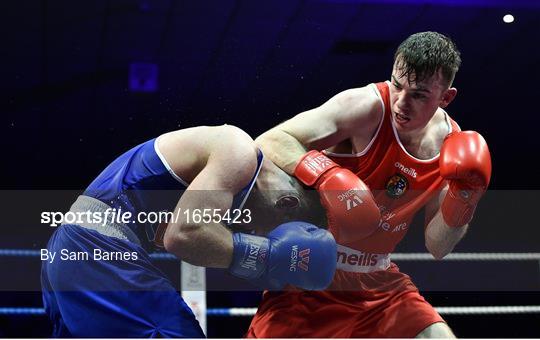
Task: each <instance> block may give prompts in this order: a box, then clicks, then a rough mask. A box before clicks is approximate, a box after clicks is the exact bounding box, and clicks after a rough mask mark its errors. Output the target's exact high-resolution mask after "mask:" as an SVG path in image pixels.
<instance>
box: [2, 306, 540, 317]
mask: <svg viewBox="0 0 540 340" xmlns="http://www.w3.org/2000/svg"><path fill="white" fill-rule="evenodd" d="M435 309H436V310H437V312H438V313H439V314H441V315H487V314H537V313H540V306H461V307H435ZM256 312H257V308H208V310H207V311H206V315H207V316H220V317H238V316H253V315H255V313H256ZM0 315H45V309H44V308H26V307H18V308H17V307H3V308H0Z"/></svg>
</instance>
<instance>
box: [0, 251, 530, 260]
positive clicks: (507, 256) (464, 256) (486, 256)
mask: <svg viewBox="0 0 540 340" xmlns="http://www.w3.org/2000/svg"><path fill="white" fill-rule="evenodd" d="M3 256H4V257H9V256H11V257H39V256H40V252H39V250H30V249H0V257H3ZM150 258H152V259H153V260H160V261H168V260H176V261H179V260H178V259H177V258H176V257H175V256H174V255H172V254H168V253H152V254H150ZM391 259H392V260H393V261H540V253H451V254H448V255H447V256H446V257H445V258H443V259H442V260H436V259H435V258H434V257H433V256H432V255H431V254H429V253H393V254H392V255H391Z"/></svg>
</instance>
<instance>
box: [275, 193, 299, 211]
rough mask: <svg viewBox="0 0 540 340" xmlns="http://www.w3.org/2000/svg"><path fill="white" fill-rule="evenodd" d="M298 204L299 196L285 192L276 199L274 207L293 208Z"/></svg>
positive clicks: (281, 208)
mask: <svg viewBox="0 0 540 340" xmlns="http://www.w3.org/2000/svg"><path fill="white" fill-rule="evenodd" d="M299 205H300V198H299V197H298V196H297V195H293V194H285V195H283V196H281V197H279V198H278V199H277V200H276V203H275V207H276V208H278V209H280V210H288V209H295V208H297V207H298V206H299Z"/></svg>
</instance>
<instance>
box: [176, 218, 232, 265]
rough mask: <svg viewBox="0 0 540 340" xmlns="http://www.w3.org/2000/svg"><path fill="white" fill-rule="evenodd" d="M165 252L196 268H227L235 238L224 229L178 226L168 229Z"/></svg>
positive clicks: (208, 226) (216, 224) (213, 225)
mask: <svg viewBox="0 0 540 340" xmlns="http://www.w3.org/2000/svg"><path fill="white" fill-rule="evenodd" d="M165 248H166V249H167V251H168V252H170V253H172V254H174V255H176V257H178V258H179V259H181V260H182V261H185V262H187V263H189V264H192V265H194V266H201V267H210V268H228V267H229V265H230V264H231V261H232V255H233V240H232V234H231V232H230V231H228V230H227V229H226V228H225V227H224V226H223V225H221V224H218V223H210V224H205V225H189V224H184V225H175V224H169V226H168V227H167V237H165Z"/></svg>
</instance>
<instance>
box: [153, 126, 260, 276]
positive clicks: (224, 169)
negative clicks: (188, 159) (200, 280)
mask: <svg viewBox="0 0 540 340" xmlns="http://www.w3.org/2000/svg"><path fill="white" fill-rule="evenodd" d="M199 138H201V140H203V141H204V143H202V144H203V145H204V148H206V149H207V150H208V153H206V155H207V156H203V155H204V154H205V152H201V155H202V156H201V157H207V160H206V165H205V166H204V167H203V169H202V170H201V171H200V172H199V174H198V175H197V176H196V177H195V178H194V179H193V181H192V182H191V184H190V185H189V187H188V188H187V190H186V191H185V192H184V194H183V195H182V197H181V198H180V200H179V202H178V204H177V206H176V208H175V214H174V216H177V217H178V220H177V221H173V222H171V223H169V225H168V227H167V231H166V233H165V237H164V244H165V248H166V249H167V251H169V252H170V253H173V254H174V255H176V256H177V257H178V258H180V259H182V260H183V261H186V262H188V263H191V264H193V265H197V266H204V267H216V268H227V267H229V265H230V263H231V260H232V255H233V239H232V234H231V232H230V231H229V230H228V228H226V227H225V225H224V224H223V223H218V222H216V221H214V220H213V218H212V221H211V222H210V223H202V222H201V221H199V220H197V219H196V216H195V215H196V214H199V215H200V213H201V212H202V211H203V209H209V210H207V211H209V212H210V215H211V216H212V217H214V213H217V214H219V215H223V214H224V213H225V212H226V211H227V210H228V209H229V208H230V207H231V205H232V202H233V197H234V195H235V194H236V193H237V192H239V191H240V190H241V189H242V188H244V187H245V186H246V185H247V184H248V183H249V181H250V180H251V178H252V177H253V175H254V173H255V171H256V167H257V149H256V147H255V145H254V144H253V141H252V140H251V138H249V137H248V136H247V135H245V133H243V132H241V131H240V130H239V129H236V128H234V127H230V126H229V127H225V128H223V129H221V131H217V132H216V134H215V135H214V134H212V135H201V136H199ZM232 174H233V175H232ZM196 209H199V210H198V212H197V213H196ZM199 217H200V216H199ZM196 222H199V223H196Z"/></svg>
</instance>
